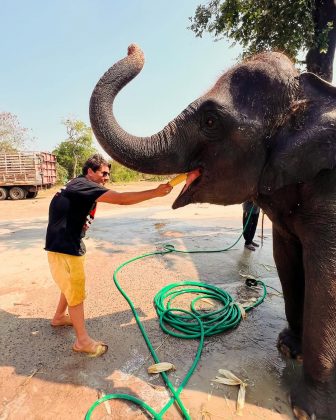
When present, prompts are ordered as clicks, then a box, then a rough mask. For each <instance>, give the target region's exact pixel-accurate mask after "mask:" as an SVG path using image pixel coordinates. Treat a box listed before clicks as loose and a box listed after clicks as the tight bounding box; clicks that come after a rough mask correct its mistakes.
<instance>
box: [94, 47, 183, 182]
mask: <svg viewBox="0 0 336 420" xmlns="http://www.w3.org/2000/svg"><path fill="white" fill-rule="evenodd" d="M143 65H144V55H143V52H142V51H141V49H140V48H139V47H137V46H136V45H134V44H132V45H130V46H129V47H128V55H127V57H125V58H123V59H122V60H120V61H118V62H117V63H116V64H114V65H113V66H112V67H111V68H110V69H109V70H108V71H107V72H106V73H105V74H104V75H103V76H102V78H101V79H100V80H99V82H98V83H97V85H96V87H95V88H94V90H93V92H92V96H91V100H90V120H91V126H92V129H93V132H94V134H95V136H96V138H97V140H98V141H99V143H100V144H101V146H102V147H103V149H104V150H105V151H106V153H108V154H109V155H110V156H111V157H112V158H113V159H115V160H117V161H118V162H120V163H122V164H123V165H125V166H127V167H129V168H131V169H134V170H137V171H140V172H144V173H150V174H172V173H179V172H184V171H187V170H188V169H189V168H187V167H186V161H187V160H186V159H185V154H186V153H187V152H186V150H187V146H186V144H187V143H188V142H187V141H185V140H186V139H182V138H181V136H182V134H181V130H180V129H179V128H178V125H180V124H178V121H179V120H181V119H183V120H185V118H186V113H188V111H187V110H186V111H184V113H182V114H181V115H180V116H179V117H178V118H177V119H176V120H174V121H172V122H170V123H169V124H168V125H167V126H166V127H165V128H164V129H163V130H162V131H160V132H158V133H156V134H154V135H152V136H150V137H137V136H133V135H131V134H129V133H127V132H126V131H125V130H123V129H122V128H121V127H120V125H119V124H118V122H117V121H116V119H115V117H114V114H113V102H114V98H115V97H116V95H117V94H118V92H119V91H120V90H121V89H122V88H123V87H124V86H125V85H126V84H127V83H129V82H130V81H131V80H132V79H133V78H134V77H135V76H137V75H138V74H139V73H140V71H141V69H142V68H143ZM184 124H185V121H184ZM178 133H180V135H178ZM184 141H185V144H184V146H183V147H182V144H183V142H184ZM183 150H184V152H183Z"/></svg>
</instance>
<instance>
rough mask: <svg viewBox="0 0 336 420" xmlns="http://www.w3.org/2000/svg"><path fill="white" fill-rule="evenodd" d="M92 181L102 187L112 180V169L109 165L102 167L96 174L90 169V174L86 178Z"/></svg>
mask: <svg viewBox="0 0 336 420" xmlns="http://www.w3.org/2000/svg"><path fill="white" fill-rule="evenodd" d="M86 177H87V178H88V179H89V180H90V181H93V182H96V183H97V184H100V185H105V183H106V182H107V181H108V180H109V178H110V169H109V167H108V166H107V165H101V167H100V168H99V169H97V170H96V172H93V170H92V169H91V168H89V169H88V173H87V176H86Z"/></svg>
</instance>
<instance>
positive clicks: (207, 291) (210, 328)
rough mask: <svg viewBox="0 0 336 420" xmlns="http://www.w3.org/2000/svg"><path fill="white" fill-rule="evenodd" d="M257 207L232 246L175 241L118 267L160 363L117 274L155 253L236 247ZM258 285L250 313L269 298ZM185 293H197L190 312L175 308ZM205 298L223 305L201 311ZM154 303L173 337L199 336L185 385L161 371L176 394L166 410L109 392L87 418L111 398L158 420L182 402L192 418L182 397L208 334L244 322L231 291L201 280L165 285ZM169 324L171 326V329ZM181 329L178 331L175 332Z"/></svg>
mask: <svg viewBox="0 0 336 420" xmlns="http://www.w3.org/2000/svg"><path fill="white" fill-rule="evenodd" d="M252 211H253V208H252V209H251V211H250V214H249V216H248V219H247V222H246V224H245V226H244V229H243V232H242V233H241V234H240V236H239V237H238V239H237V240H236V241H235V242H234V243H233V244H232V245H230V246H229V247H227V248H224V249H217V250H206V251H205V250H203V251H202V250H197V251H182V250H178V249H176V248H175V247H174V245H172V244H166V245H164V248H163V250H162V251H156V252H151V253H146V254H142V255H138V256H137V257H134V258H131V259H130V260H127V261H126V262H124V263H122V264H121V265H119V266H118V267H117V269H116V270H115V271H114V273H113V280H114V283H115V285H116V287H117V289H118V290H119V292H120V293H121V294H122V295H123V297H124V298H125V300H126V301H127V303H128V304H129V306H130V308H131V310H132V312H133V315H134V317H135V320H136V322H137V324H138V326H139V328H140V331H141V333H142V335H143V337H144V340H145V342H146V344H147V347H148V349H149V351H150V353H151V355H152V357H153V360H154V361H155V363H160V360H159V358H158V356H157V354H156V352H155V350H154V348H153V346H152V344H151V342H150V340H149V338H148V335H147V333H146V330H145V328H144V326H143V325H142V323H141V320H140V318H139V316H138V313H137V311H136V309H135V307H134V305H133V303H132V301H131V299H130V298H129V297H128V295H127V294H126V292H125V291H124V290H123V289H122V287H121V286H120V284H119V282H118V280H117V274H118V273H119V271H120V270H121V269H122V268H123V267H125V266H126V265H128V264H130V263H132V262H134V261H137V260H140V259H142V258H146V257H150V256H155V255H165V254H170V253H173V252H176V253H185V254H196V253H213V252H224V251H228V250H229V249H231V248H233V247H234V246H235V245H236V244H237V243H238V242H239V240H240V238H241V237H242V235H243V233H244V231H245V229H246V226H247V224H248V222H249V220H250V217H251V214H252ZM256 283H257V284H258V285H260V286H262V289H263V290H262V291H263V293H262V295H261V296H260V297H259V298H258V300H257V301H256V302H254V303H253V305H250V306H248V307H246V308H244V309H245V311H246V312H248V311H250V310H251V309H252V308H254V307H256V306H258V305H260V303H262V302H263V301H264V299H265V297H266V293H267V291H266V285H265V284H264V283H263V282H262V281H260V280H258V281H257V282H256ZM184 294H191V295H196V296H195V297H194V298H193V299H192V300H191V302H190V311H187V310H184V309H180V308H174V307H172V305H173V303H174V299H176V298H177V297H178V296H180V295H184ZM201 299H212V300H214V301H216V302H217V303H218V304H219V305H220V308H219V309H215V310H213V311H200V310H197V308H196V305H197V302H198V301H199V300H201ZM154 305H155V308H156V312H157V314H158V317H159V320H160V326H161V328H162V330H163V331H164V332H166V333H167V334H169V335H171V336H173V337H179V338H184V339H199V340H200V341H199V345H198V349H197V352H196V356H195V359H194V361H193V363H192V365H191V367H190V369H189V371H188V372H187V374H186V376H185V378H184V379H183V380H182V382H181V385H180V386H179V388H178V389H177V390H175V388H174V386H173V385H172V383H171V382H170V380H169V378H168V376H167V374H166V373H165V372H161V373H160V374H161V376H162V378H163V380H164V381H165V383H166V385H167V387H168V388H169V390H170V392H171V394H172V397H171V398H170V400H169V401H168V402H167V404H166V405H165V406H164V407H163V408H162V410H161V411H160V412H159V413H157V412H156V411H155V410H154V409H153V408H152V407H150V406H149V405H148V404H146V403H145V402H144V401H142V400H140V399H138V398H136V397H134V396H132V395H127V394H109V395H105V396H104V397H102V398H100V399H98V400H97V401H95V402H94V403H93V404H92V406H91V407H90V408H89V410H88V411H87V413H86V415H85V420H90V419H91V414H92V413H93V411H94V409H95V408H96V407H97V406H98V405H100V404H101V403H103V402H104V401H107V400H112V399H123V400H128V401H131V402H133V403H134V404H137V405H139V406H140V407H142V408H143V409H145V410H147V411H148V413H150V414H151V415H152V416H153V418H154V419H156V420H162V418H163V417H162V416H163V415H164V413H165V412H166V411H167V410H168V409H169V407H170V406H171V405H172V404H173V403H174V402H176V403H177V404H178V407H179V408H180V410H181V413H182V416H183V418H185V419H187V420H190V415H189V413H188V411H187V409H186V408H185V407H184V405H183V402H182V401H181V400H180V397H179V395H180V393H181V391H182V390H183V388H184V387H185V385H186V384H187V383H188V381H189V379H190V377H191V375H192V374H193V372H194V370H195V368H196V366H197V364H198V362H199V359H200V357H201V353H202V348H203V344H204V337H209V336H212V335H214V334H219V333H221V332H223V331H226V330H229V329H232V328H236V327H237V326H238V324H239V323H240V321H241V319H242V313H241V309H240V307H239V305H238V304H237V303H235V302H234V300H233V298H232V297H231V296H230V294H229V293H227V292H226V291H224V290H222V289H220V288H218V287H216V286H214V285H210V284H206V283H200V282H195V281H183V282H179V283H173V284H170V285H168V286H166V287H164V288H163V289H162V290H161V291H159V292H158V293H157V294H156V295H155V297H154ZM168 326H169V328H168ZM175 331H178V332H175Z"/></svg>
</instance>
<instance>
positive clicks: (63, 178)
mask: <svg viewBox="0 0 336 420" xmlns="http://www.w3.org/2000/svg"><path fill="white" fill-rule="evenodd" d="M56 173H57V178H56V184H58V185H64V184H66V183H67V181H68V179H69V178H68V171H67V170H66V169H65V168H63V166H61V165H60V164H59V162H56Z"/></svg>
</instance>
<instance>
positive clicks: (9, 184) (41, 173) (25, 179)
mask: <svg viewBox="0 0 336 420" xmlns="http://www.w3.org/2000/svg"><path fill="white" fill-rule="evenodd" d="M55 184H56V156H55V155H53V154H51V153H48V152H13V153H3V152H0V200H6V199H7V198H11V199H12V200H23V199H25V198H35V197H36V196H37V194H38V191H39V190H42V189H47V188H51V187H52V186H53V185H55Z"/></svg>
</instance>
